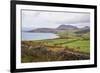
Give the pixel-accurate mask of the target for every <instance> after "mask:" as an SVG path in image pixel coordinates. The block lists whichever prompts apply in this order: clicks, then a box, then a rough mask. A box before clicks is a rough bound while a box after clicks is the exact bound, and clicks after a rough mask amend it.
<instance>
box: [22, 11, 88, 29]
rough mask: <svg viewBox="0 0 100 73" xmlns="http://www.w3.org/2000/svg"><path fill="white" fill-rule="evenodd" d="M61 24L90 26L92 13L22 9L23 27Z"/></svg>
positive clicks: (55, 26) (54, 26)
mask: <svg viewBox="0 0 100 73" xmlns="http://www.w3.org/2000/svg"><path fill="white" fill-rule="evenodd" d="M60 25H73V26H77V27H79V28H82V27H84V26H90V14H89V13H79V12H77V13H76V12H54V11H32V10H22V28H30V29H34V28H57V27H58V26H60Z"/></svg>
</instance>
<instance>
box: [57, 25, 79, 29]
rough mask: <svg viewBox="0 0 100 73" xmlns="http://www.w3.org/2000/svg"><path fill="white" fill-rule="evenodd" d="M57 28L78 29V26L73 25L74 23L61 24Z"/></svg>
mask: <svg viewBox="0 0 100 73" xmlns="http://www.w3.org/2000/svg"><path fill="white" fill-rule="evenodd" d="M56 29H58V30H73V29H78V28H77V27H76V26H72V25H60V26H59V27H58V28H56Z"/></svg>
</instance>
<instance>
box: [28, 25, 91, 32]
mask: <svg viewBox="0 0 100 73" xmlns="http://www.w3.org/2000/svg"><path fill="white" fill-rule="evenodd" d="M65 30H71V31H72V30H73V31H74V30H78V31H77V32H76V33H85V32H89V31H90V27H89V26H85V27H83V28H78V27H77V26H72V25H60V26H58V27H57V28H36V29H32V30H30V31H28V32H43V33H56V32H59V31H65Z"/></svg>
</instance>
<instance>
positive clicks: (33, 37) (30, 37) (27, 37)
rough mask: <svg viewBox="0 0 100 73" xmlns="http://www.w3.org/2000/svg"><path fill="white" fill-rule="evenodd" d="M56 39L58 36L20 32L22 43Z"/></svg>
mask: <svg viewBox="0 0 100 73" xmlns="http://www.w3.org/2000/svg"><path fill="white" fill-rule="evenodd" d="M58 37H59V36H57V35H56V34H54V33H34V32H22V40H24V41H31V40H44V39H54V38H58Z"/></svg>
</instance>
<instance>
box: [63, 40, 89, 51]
mask: <svg viewBox="0 0 100 73" xmlns="http://www.w3.org/2000/svg"><path fill="white" fill-rule="evenodd" d="M63 46H67V47H69V48H71V49H74V50H75V51H79V52H84V53H90V41H89V40H78V41H75V42H71V43H66V44H63Z"/></svg>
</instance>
